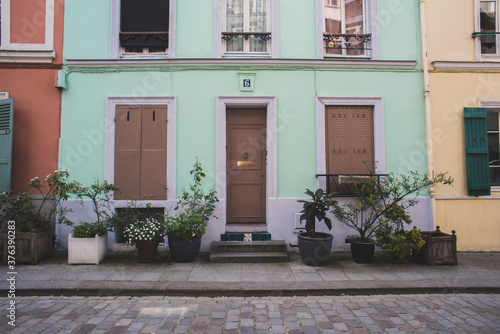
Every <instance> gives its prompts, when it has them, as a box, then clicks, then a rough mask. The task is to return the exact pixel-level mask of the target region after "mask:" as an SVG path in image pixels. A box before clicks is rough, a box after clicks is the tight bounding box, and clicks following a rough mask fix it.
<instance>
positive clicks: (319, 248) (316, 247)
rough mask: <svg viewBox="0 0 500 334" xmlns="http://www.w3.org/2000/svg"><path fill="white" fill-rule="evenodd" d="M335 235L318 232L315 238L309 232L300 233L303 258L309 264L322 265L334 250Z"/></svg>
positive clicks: (300, 249)
mask: <svg viewBox="0 0 500 334" xmlns="http://www.w3.org/2000/svg"><path fill="white" fill-rule="evenodd" d="M332 239H333V236H332V235H331V234H328V233H320V232H316V233H315V237H314V238H313V237H312V236H311V234H309V233H300V234H299V235H298V240H299V252H300V256H301V257H302V260H303V261H304V263H305V264H307V265H309V266H322V265H324V264H325V263H326V261H327V260H328V257H329V256H330V253H331V250H332Z"/></svg>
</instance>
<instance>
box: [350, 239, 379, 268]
mask: <svg viewBox="0 0 500 334" xmlns="http://www.w3.org/2000/svg"><path fill="white" fill-rule="evenodd" d="M374 252H375V241H371V242H357V241H351V254H352V259H353V260H354V262H356V263H370V262H372V258H373V253H374Z"/></svg>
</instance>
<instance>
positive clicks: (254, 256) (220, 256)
mask: <svg viewBox="0 0 500 334" xmlns="http://www.w3.org/2000/svg"><path fill="white" fill-rule="evenodd" d="M210 262H218V263H277V262H288V254H287V253H286V252H247V253H245V252H237V253H211V254H210Z"/></svg>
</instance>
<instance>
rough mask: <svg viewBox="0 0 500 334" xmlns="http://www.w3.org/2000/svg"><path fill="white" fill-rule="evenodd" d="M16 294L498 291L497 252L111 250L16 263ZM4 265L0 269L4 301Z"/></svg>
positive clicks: (499, 271)
mask: <svg viewBox="0 0 500 334" xmlns="http://www.w3.org/2000/svg"><path fill="white" fill-rule="evenodd" d="M15 269H16V274H15V281H16V282H15V286H16V295H17V296H30V295H38V296H40V295H49V296H50V295H66V296H74V295H81V296H148V295H156V296H295V295H302V296H307V295H342V294H346V295H355V294H358V295H359V294H363V295H367V294H388V293H391V294H402V293H412V294H413V293H450V292H451V293H499V292H500V253H468V252H459V254H458V265H457V266H450V265H442V266H427V265H424V264H418V263H408V264H394V263H391V262H390V261H388V260H387V259H386V258H385V257H383V256H382V254H379V253H376V254H375V257H374V260H373V262H372V263H370V264H357V263H354V262H353V261H352V258H351V255H350V253H333V254H332V255H331V257H330V259H329V261H328V263H327V264H326V265H325V266H323V267H310V266H307V265H305V264H304V263H303V262H302V260H301V259H300V256H299V255H298V254H297V253H291V254H290V260H289V262H288V263H272V264H256V263H251V264H241V263H237V264H228V263H211V262H209V261H208V257H207V256H206V255H200V256H199V257H198V258H197V259H196V261H195V262H193V263H172V262H165V261H160V262H155V263H152V264H140V263H137V258H136V257H135V255H134V253H109V254H108V256H107V258H105V259H104V260H103V261H102V262H101V263H100V264H99V265H68V264H67V254H66V253H57V254H56V255H55V256H53V257H51V258H49V259H46V260H43V261H41V262H40V263H39V264H38V265H35V266H33V265H25V264H18V265H17V266H16V268H15ZM8 272H9V271H8V268H7V267H6V266H3V267H2V270H1V272H0V290H1V292H2V294H1V296H7V292H8V283H7V278H9V275H8Z"/></svg>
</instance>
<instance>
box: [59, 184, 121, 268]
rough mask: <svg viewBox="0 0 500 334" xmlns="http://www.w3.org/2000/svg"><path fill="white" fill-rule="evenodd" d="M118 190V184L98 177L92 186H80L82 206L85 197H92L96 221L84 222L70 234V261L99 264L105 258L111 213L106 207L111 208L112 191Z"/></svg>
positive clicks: (79, 196) (79, 194)
mask: <svg viewBox="0 0 500 334" xmlns="http://www.w3.org/2000/svg"><path fill="white" fill-rule="evenodd" d="M117 190H119V188H118V187H117V186H115V185H113V184H110V183H108V182H107V181H104V182H100V181H99V180H98V179H96V180H94V183H93V184H92V185H90V187H79V189H78V191H77V192H76V193H77V196H78V198H79V199H80V202H81V204H82V206H84V202H83V199H84V198H88V199H90V201H91V203H92V211H94V213H95V215H96V221H94V222H92V223H86V222H82V223H80V224H79V225H77V226H74V227H73V235H71V234H70V235H68V263H70V264H84V263H94V264H98V263H99V262H101V261H102V259H104V257H105V256H106V252H107V249H108V233H107V230H106V220H107V219H108V218H109V214H108V213H107V212H106V209H109V205H110V203H111V195H112V192H113V191H117Z"/></svg>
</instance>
